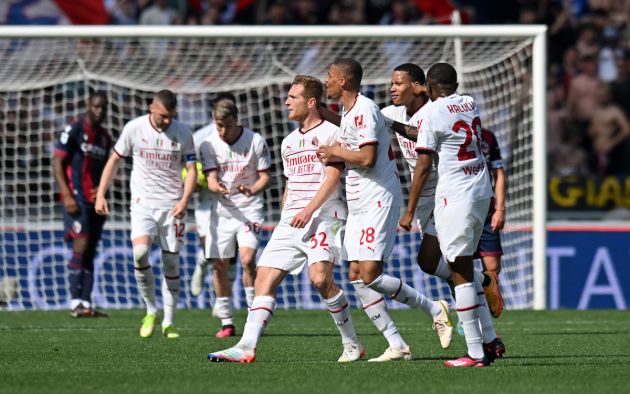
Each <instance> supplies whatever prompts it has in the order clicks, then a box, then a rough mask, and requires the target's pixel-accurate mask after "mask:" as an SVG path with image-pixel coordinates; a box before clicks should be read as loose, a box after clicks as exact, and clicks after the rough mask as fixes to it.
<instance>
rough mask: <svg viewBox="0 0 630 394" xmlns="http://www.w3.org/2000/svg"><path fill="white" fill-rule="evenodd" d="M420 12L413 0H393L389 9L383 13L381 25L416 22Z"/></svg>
mask: <svg viewBox="0 0 630 394" xmlns="http://www.w3.org/2000/svg"><path fill="white" fill-rule="evenodd" d="M419 19H420V12H419V10H418V9H417V8H416V5H415V4H414V3H413V0H393V1H392V2H391V6H390V9H389V10H388V11H387V12H385V14H383V17H382V18H381V20H380V24H381V25H408V24H415V23H418V21H419Z"/></svg>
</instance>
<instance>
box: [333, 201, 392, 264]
mask: <svg viewBox="0 0 630 394" xmlns="http://www.w3.org/2000/svg"><path fill="white" fill-rule="evenodd" d="M399 216H400V207H399V206H393V207H380V208H372V209H370V210H367V211H364V212H360V213H350V214H348V222H347V223H346V233H345V235H344V239H343V257H344V259H345V260H348V261H383V262H385V261H387V259H388V258H389V255H390V254H391V253H392V250H393V248H394V242H395V241H396V229H397V228H398V218H399Z"/></svg>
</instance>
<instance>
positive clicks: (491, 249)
mask: <svg viewBox="0 0 630 394" xmlns="http://www.w3.org/2000/svg"><path fill="white" fill-rule="evenodd" d="M493 214H494V209H492V208H491V209H490V210H488V216H486V221H485V222H484V224H483V233H481V238H479V245H477V251H475V256H474V257H475V258H477V259H478V258H481V257H483V256H501V255H503V248H502V247H501V237H500V235H499V232H496V233H495V232H494V231H492V215H493Z"/></svg>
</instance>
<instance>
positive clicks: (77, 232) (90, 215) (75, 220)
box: [63, 200, 105, 241]
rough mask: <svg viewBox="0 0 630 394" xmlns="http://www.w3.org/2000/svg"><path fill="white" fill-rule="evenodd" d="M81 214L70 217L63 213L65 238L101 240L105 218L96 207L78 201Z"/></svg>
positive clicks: (65, 212)
mask: <svg viewBox="0 0 630 394" xmlns="http://www.w3.org/2000/svg"><path fill="white" fill-rule="evenodd" d="M77 204H78V205H79V214H78V215H77V216H70V215H69V214H68V212H67V211H64V213H63V224H64V238H65V239H66V241H67V240H69V239H71V238H92V239H101V234H102V233H103V225H104V224H105V216H101V215H99V214H97V213H96V211H95V210H94V205H91V204H85V203H83V202H81V201H78V200H77Z"/></svg>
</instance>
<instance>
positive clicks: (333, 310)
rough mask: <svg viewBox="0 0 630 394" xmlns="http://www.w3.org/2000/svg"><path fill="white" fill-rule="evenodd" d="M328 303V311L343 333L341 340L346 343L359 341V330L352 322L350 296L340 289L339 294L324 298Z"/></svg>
mask: <svg viewBox="0 0 630 394" xmlns="http://www.w3.org/2000/svg"><path fill="white" fill-rule="evenodd" d="M324 301H325V302H326V305H328V311H329V312H330V316H332V318H333V320H334V321H335V325H336V326H337V329H338V330H339V333H340V334H341V342H342V343H344V344H346V343H359V339H358V338H357V332H356V331H355V329H354V324H352V316H351V315H350V307H349V305H350V304H349V302H348V298H347V297H346V294H345V293H344V292H343V290H339V293H337V295H335V296H333V297H332V298H328V299H325V300H324Z"/></svg>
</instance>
